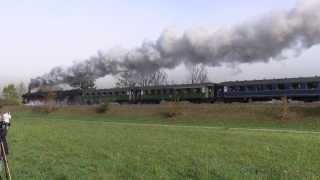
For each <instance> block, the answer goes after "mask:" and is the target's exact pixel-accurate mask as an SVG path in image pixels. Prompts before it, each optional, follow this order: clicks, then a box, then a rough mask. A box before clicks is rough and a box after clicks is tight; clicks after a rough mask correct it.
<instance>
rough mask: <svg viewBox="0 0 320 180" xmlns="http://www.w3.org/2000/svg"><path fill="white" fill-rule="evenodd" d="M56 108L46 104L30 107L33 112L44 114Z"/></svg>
mask: <svg viewBox="0 0 320 180" xmlns="http://www.w3.org/2000/svg"><path fill="white" fill-rule="evenodd" d="M56 110H58V108H57V107H55V106H48V105H45V106H35V107H33V108H32V111H33V112H35V113H44V114H50V113H52V112H54V111H56Z"/></svg>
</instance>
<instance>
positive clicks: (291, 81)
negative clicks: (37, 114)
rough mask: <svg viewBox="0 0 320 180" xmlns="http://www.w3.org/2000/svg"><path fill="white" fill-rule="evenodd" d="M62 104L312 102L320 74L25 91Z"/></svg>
mask: <svg viewBox="0 0 320 180" xmlns="http://www.w3.org/2000/svg"><path fill="white" fill-rule="evenodd" d="M49 93H51V94H52V93H53V94H54V96H51V97H53V99H51V101H54V102H55V103H56V104H61V105H96V104H101V103H103V102H105V101H108V102H115V103H120V104H122V103H160V102H161V101H189V102H194V103H205V102H206V103H214V102H226V103H230V102H253V101H270V100H273V99H281V98H282V97H287V98H288V99H291V100H298V101H304V102H312V101H319V100H320V77H318V76H315V77H304V78H287V79H268V80H251V81H232V82H222V83H202V84H179V85H164V86H150V87H132V88H112V89H86V90H82V89H75V90H68V91H54V92H41V91H38V92H34V93H27V94H25V95H23V102H24V103H25V104H29V105H41V104H44V103H46V102H47V101H48V99H49V98H48V97H49V96H50V95H49Z"/></svg>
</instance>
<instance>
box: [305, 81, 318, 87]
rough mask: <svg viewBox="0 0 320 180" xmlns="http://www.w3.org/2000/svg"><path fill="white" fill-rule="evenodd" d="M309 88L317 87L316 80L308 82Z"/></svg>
mask: <svg viewBox="0 0 320 180" xmlns="http://www.w3.org/2000/svg"><path fill="white" fill-rule="evenodd" d="M307 87H308V89H317V87H318V83H316V82H310V83H308V84H307Z"/></svg>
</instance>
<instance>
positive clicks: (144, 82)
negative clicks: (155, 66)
mask: <svg viewBox="0 0 320 180" xmlns="http://www.w3.org/2000/svg"><path fill="white" fill-rule="evenodd" d="M167 82H168V75H167V73H166V72H165V71H162V70H158V71H154V72H137V71H126V72H123V73H121V74H120V75H119V77H118V79H117V82H116V86H117V87H137V86H139V87H146V86H160V85H165V84H167Z"/></svg>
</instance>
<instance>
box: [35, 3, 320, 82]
mask: <svg viewBox="0 0 320 180" xmlns="http://www.w3.org/2000/svg"><path fill="white" fill-rule="evenodd" d="M319 43H320V1H319V0H302V1H298V3H297V5H296V6H295V7H294V8H293V9H291V10H287V11H281V12H271V13H269V14H266V15H264V16H262V17H260V18H257V19H255V20H252V21H249V22H244V23H241V24H239V25H237V26H234V27H232V28H215V29H193V30H189V31H186V32H184V33H181V34H179V33H175V32H174V31H171V30H166V31H164V32H163V33H162V34H161V36H160V37H159V38H158V40H157V41H155V42H145V43H143V44H142V45H141V47H138V48H136V49H133V50H130V51H126V52H122V53H119V54H109V53H101V52H99V53H98V55H96V56H93V57H91V58H89V59H87V60H85V61H83V62H79V63H76V64H74V65H73V66H71V67H68V68H62V67H56V68H53V69H52V70H51V71H50V72H49V73H47V74H45V75H43V76H40V77H37V78H35V79H32V80H31V84H30V87H32V88H34V87H39V86H41V85H56V84H60V83H66V84H69V85H71V86H74V87H77V86H79V84H82V83H83V82H86V81H94V80H96V79H97V78H100V77H104V76H106V75H116V74H118V73H119V72H123V71H126V70H134V71H143V72H148V71H155V70H159V69H162V68H166V69H172V68H175V67H176V66H178V65H180V64H182V63H186V64H200V63H201V64H205V65H207V66H212V67H214V66H219V65H222V64H233V65H234V64H240V63H255V62H268V61H270V60H272V59H283V58H285V52H287V51H294V52H298V53H301V52H302V51H303V50H305V49H308V48H311V47H312V46H314V45H317V44H319Z"/></svg>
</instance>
